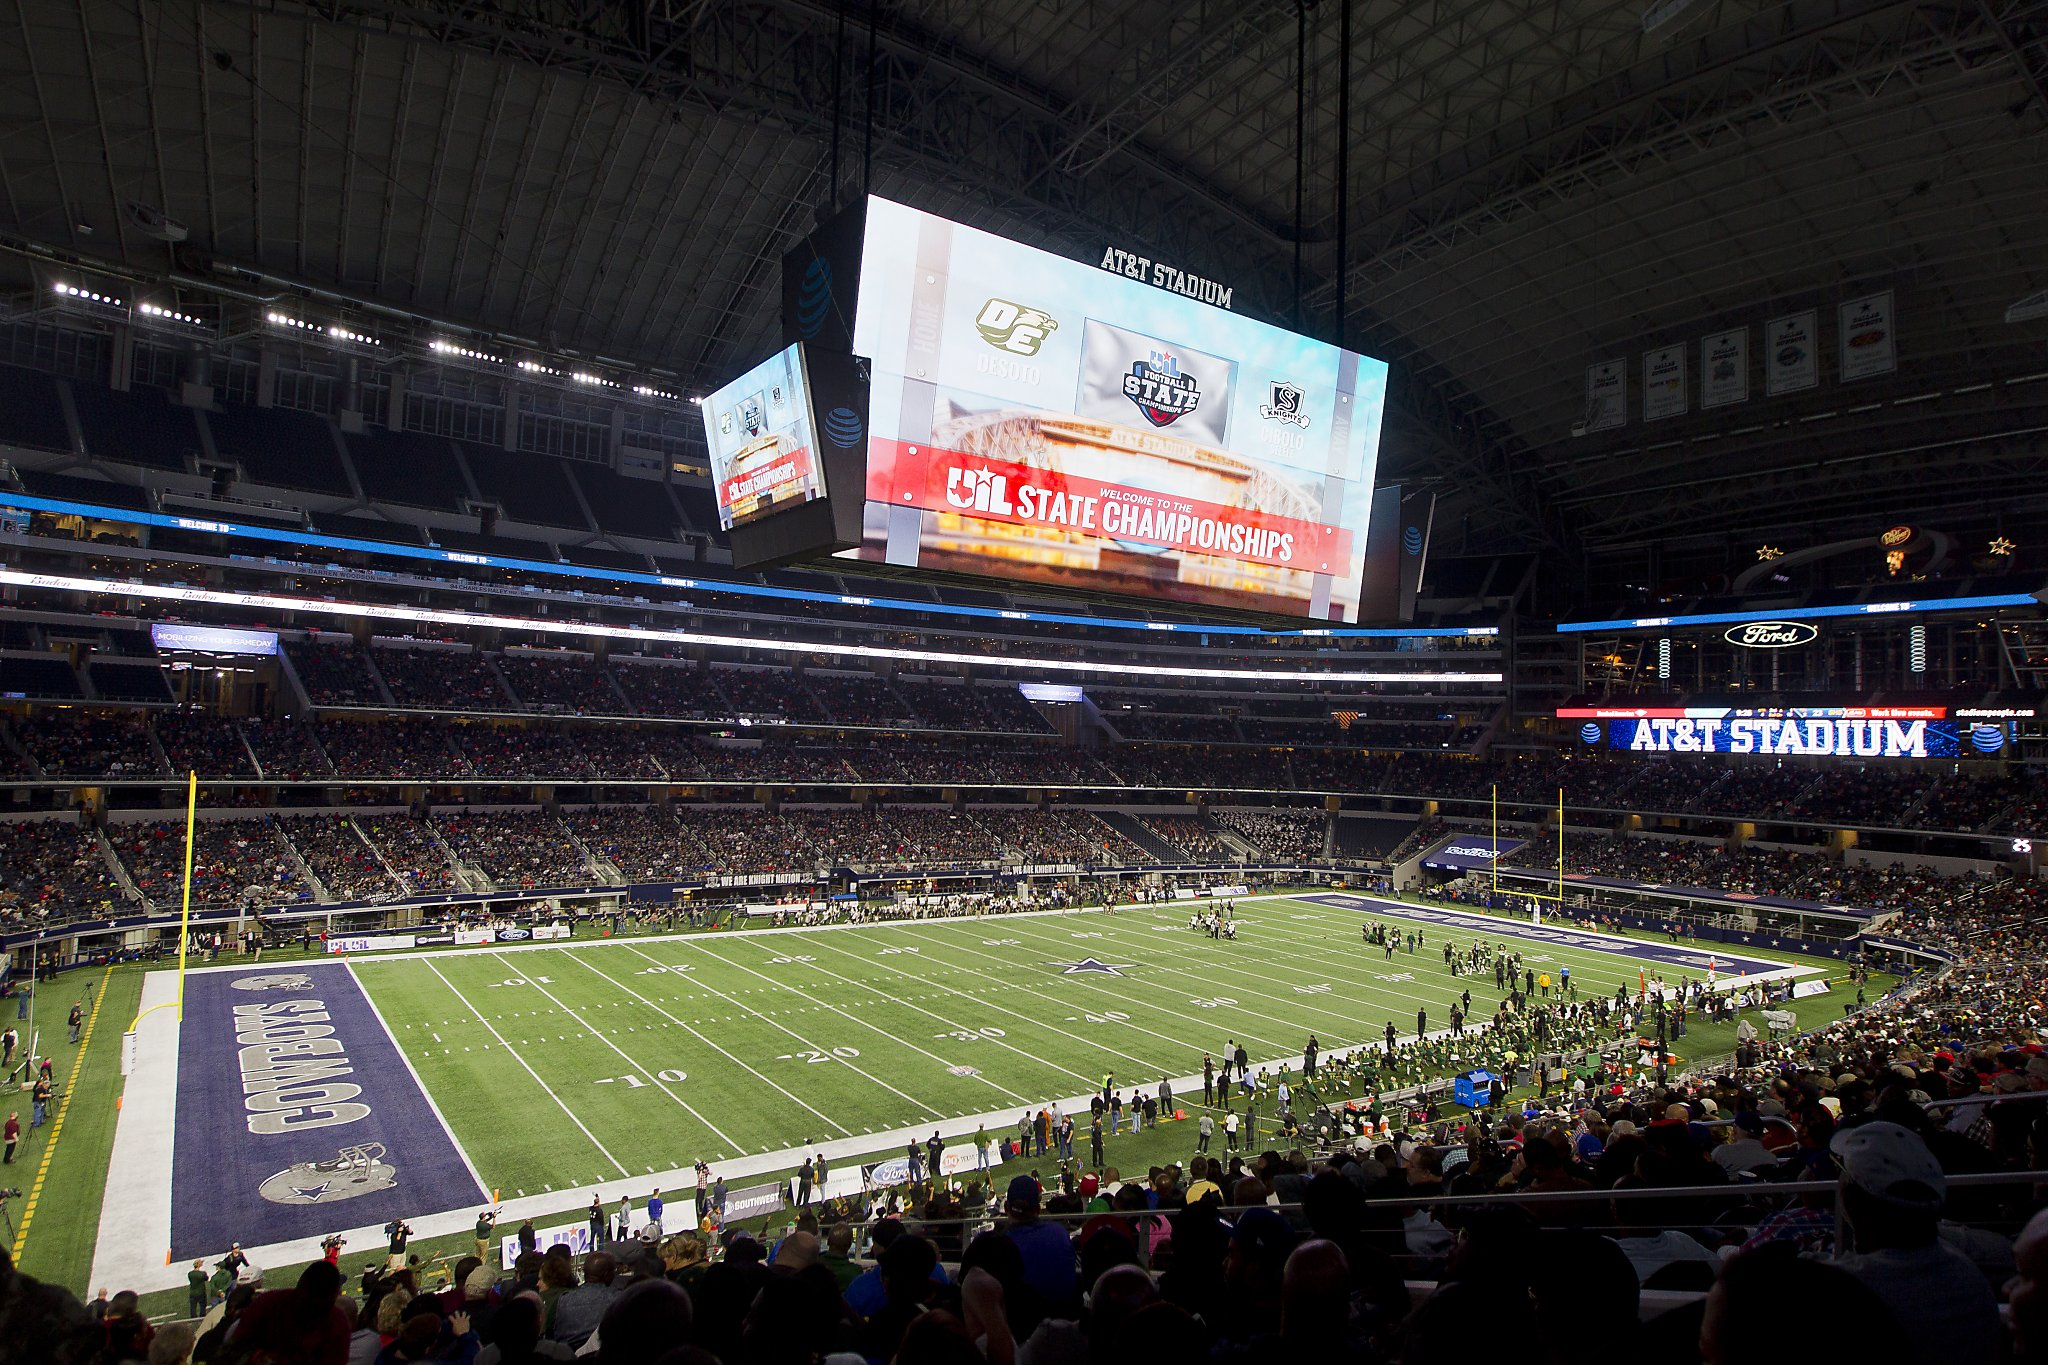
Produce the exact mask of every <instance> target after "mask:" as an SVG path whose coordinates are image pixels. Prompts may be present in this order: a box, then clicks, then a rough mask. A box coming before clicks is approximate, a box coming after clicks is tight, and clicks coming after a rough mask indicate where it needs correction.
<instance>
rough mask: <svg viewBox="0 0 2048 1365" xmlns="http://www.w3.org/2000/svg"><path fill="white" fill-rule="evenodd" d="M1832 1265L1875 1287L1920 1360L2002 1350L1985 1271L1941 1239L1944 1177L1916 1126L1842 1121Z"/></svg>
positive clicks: (1940, 1364) (1924, 1364)
mask: <svg viewBox="0 0 2048 1365" xmlns="http://www.w3.org/2000/svg"><path fill="white" fill-rule="evenodd" d="M1828 1149H1829V1150H1830V1151H1832V1152H1833V1153H1834V1154H1835V1158H1836V1160H1837V1161H1839V1162H1840V1163H1841V1168H1842V1177H1841V1181H1842V1183H1841V1203H1840V1205H1839V1210H1840V1218H1839V1224H1840V1226H1839V1227H1838V1229H1837V1231H1836V1245H1837V1250H1836V1255H1835V1263H1836V1264H1837V1265H1839V1266H1841V1267H1842V1268H1843V1269H1844V1270H1846V1271H1848V1272H1849V1273H1850V1274H1852V1275H1854V1276H1855V1277H1856V1278H1857V1279H1859V1280H1861V1281H1863V1282H1864V1283H1865V1284H1867V1285H1869V1286H1870V1287H1871V1288H1872V1289H1874V1290H1876V1291H1877V1294H1878V1297H1880V1298H1882V1299H1883V1300H1884V1301H1885V1302H1886V1303H1887V1304H1889V1305H1890V1306H1891V1309H1892V1312H1893V1313H1894V1314H1896V1315H1897V1317H1898V1320H1899V1325H1900V1327H1902V1328H1903V1329H1904V1330H1905V1333H1906V1338H1907V1344H1908V1345H1909V1346H1910V1347H1911V1350H1910V1351H1909V1352H1901V1355H1902V1356H1903V1357H1904V1358H1905V1359H1906V1360H1908V1361H1917V1362H1918V1365H1946V1363H1947V1362H1952V1361H1988V1360H1991V1359H1992V1358H1993V1357H1994V1356H1995V1355H1996V1354H1997V1353H1998V1352H1999V1351H2000V1349H2001V1341H2002V1338H2001V1335H2000V1329H1999V1321H1998V1303H1997V1301H1996V1299H1994V1298H1993V1296H1992V1293H1991V1286H1990V1285H1989V1284H1988V1283H1987V1282H1986V1281H1985V1279H1984V1276H1983V1273H1982V1272H1980V1271H1979V1270H1978V1269H1977V1267H1976V1266H1974V1265H1972V1264H1971V1263H1970V1262H1969V1261H1968V1260H1967V1259H1965V1258H1964V1256H1963V1255H1962V1253H1960V1252H1958V1251H1956V1250H1954V1249H1953V1248H1951V1247H1949V1246H1948V1245H1947V1244H1946V1243H1944V1242H1943V1241H1942V1240H1941V1237H1940V1221H1941V1211H1942V1208H1943V1206H1944V1205H1946V1204H1947V1202H1948V1180H1947V1178H1946V1177H1945V1176H1944V1175H1943V1174H1942V1170H1941V1163H1940V1162H1938V1161H1936V1160H1935V1159H1934V1153H1932V1152H1930V1151H1929V1150H1928V1149H1927V1144H1926V1143H1925V1142H1922V1141H1921V1140H1920V1138H1919V1136H1918V1135H1917V1134H1915V1133H1914V1132H1913V1131H1912V1130H1911V1129H1908V1128H1904V1127H1901V1126H1900V1125H1899V1124H1896V1123H1887V1122H1884V1121H1882V1120H1880V1121H1876V1122H1872V1123H1863V1124H1858V1125H1856V1126H1854V1127H1848V1128H1841V1129H1838V1130H1837V1131H1836V1133H1835V1136H1834V1139H1833V1140H1832V1141H1831V1142H1830V1143H1829V1144H1828Z"/></svg>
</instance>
